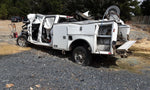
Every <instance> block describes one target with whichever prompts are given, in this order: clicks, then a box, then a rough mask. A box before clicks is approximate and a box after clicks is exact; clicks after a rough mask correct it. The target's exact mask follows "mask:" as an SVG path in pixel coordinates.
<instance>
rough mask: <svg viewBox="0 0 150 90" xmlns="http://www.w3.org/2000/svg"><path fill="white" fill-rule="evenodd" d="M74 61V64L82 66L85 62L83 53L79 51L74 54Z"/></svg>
mask: <svg viewBox="0 0 150 90" xmlns="http://www.w3.org/2000/svg"><path fill="white" fill-rule="evenodd" d="M74 59H75V62H76V63H78V64H80V65H81V64H83V63H84V62H85V53H84V52H83V51H82V50H80V51H77V52H76V53H75V54H74Z"/></svg>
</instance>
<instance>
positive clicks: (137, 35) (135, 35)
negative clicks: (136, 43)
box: [129, 31, 150, 40]
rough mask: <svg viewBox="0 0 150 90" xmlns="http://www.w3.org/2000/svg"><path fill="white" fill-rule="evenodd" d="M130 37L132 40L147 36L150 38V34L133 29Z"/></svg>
mask: <svg viewBox="0 0 150 90" xmlns="http://www.w3.org/2000/svg"><path fill="white" fill-rule="evenodd" d="M129 37H130V39H131V40H140V39H144V38H147V39H149V40H150V34H149V33H147V32H141V31H131V32H130V34H129Z"/></svg>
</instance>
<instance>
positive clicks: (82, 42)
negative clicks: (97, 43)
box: [69, 39, 91, 51]
mask: <svg viewBox="0 0 150 90" xmlns="http://www.w3.org/2000/svg"><path fill="white" fill-rule="evenodd" d="M77 46H84V47H87V48H88V50H89V51H91V46H90V45H89V43H88V42H87V41H85V40H82V39H79V40H75V41H73V42H72V43H71V45H70V48H69V49H70V50H73V49H74V48H76V47H77Z"/></svg>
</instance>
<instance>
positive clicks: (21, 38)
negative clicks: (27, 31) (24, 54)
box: [17, 36, 28, 47]
mask: <svg viewBox="0 0 150 90" xmlns="http://www.w3.org/2000/svg"><path fill="white" fill-rule="evenodd" d="M17 45H19V46H21V47H27V46H28V42H27V38H26V37H25V36H19V37H18V38H17Z"/></svg>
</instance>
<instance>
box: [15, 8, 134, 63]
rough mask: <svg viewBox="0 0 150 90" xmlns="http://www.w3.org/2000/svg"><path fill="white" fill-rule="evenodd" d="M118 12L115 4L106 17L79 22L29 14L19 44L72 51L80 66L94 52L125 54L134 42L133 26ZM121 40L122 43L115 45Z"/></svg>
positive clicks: (62, 17)
mask: <svg viewBox="0 0 150 90" xmlns="http://www.w3.org/2000/svg"><path fill="white" fill-rule="evenodd" d="M112 8H113V9H112ZM114 8H115V9H114ZM114 10H115V11H114ZM111 12H112V13H111ZM118 12H119V11H118V8H117V7H116V6H113V7H110V8H108V10H107V11H106V13H105V14H107V19H103V20H85V21H79V22H78V21H76V20H74V19H73V17H69V16H65V15H41V14H29V15H28V16H27V17H28V19H29V22H28V23H26V25H24V26H23V30H22V33H21V35H20V36H19V37H18V39H17V44H18V45H19V46H22V47H24V46H27V44H28V43H32V44H36V45H42V46H49V47H52V48H53V49H57V50H62V51H63V52H65V51H71V52H72V57H73V60H74V61H75V62H76V63H78V64H81V65H89V64H90V63H91V60H92V56H91V55H92V54H99V55H100V54H103V55H113V54H115V52H117V53H118V54H120V55H121V56H122V57H126V56H127V53H126V52H127V50H128V48H130V47H131V46H132V44H134V43H135V41H128V35H129V32H130V27H129V26H128V25H125V24H124V23H123V21H122V20H120V19H119V18H118V14H117V13H118ZM118 42H122V43H121V44H120V46H119V48H116V46H117V45H118V44H117V43H118Z"/></svg>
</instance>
